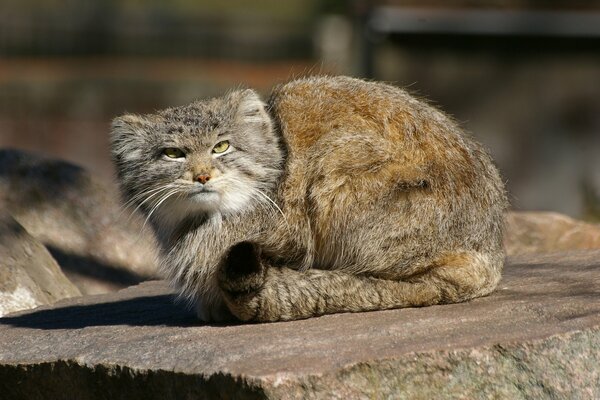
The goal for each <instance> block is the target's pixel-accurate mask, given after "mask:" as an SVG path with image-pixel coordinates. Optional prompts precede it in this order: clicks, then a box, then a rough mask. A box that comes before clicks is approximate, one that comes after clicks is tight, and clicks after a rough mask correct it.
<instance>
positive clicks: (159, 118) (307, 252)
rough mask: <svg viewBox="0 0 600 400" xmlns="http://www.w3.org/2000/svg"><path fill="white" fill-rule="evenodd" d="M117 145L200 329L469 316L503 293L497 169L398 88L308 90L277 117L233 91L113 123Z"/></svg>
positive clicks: (342, 80) (351, 85)
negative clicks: (344, 316) (431, 312)
mask: <svg viewBox="0 0 600 400" xmlns="http://www.w3.org/2000/svg"><path fill="white" fill-rule="evenodd" d="M168 132H171V133H168ZM112 140H113V156H114V159H115V161H116V165H117V169H118V171H119V177H120V180H121V184H122V187H123V189H124V191H125V193H126V195H127V196H128V197H129V198H130V199H132V202H133V203H137V204H141V203H143V204H141V207H142V209H144V210H145V211H146V212H147V213H151V214H152V215H151V216H150V220H151V221H152V223H153V225H154V227H155V228H156V231H157V233H158V236H159V239H160V241H161V243H162V253H163V255H162V257H163V259H162V263H163V269H164V271H165V272H166V273H167V275H168V276H169V278H170V279H171V280H172V281H173V282H174V283H175V285H176V286H177V287H179V288H181V290H182V292H183V293H184V294H185V295H186V296H187V297H188V298H190V299H192V300H193V301H194V302H195V304H196V307H197V310H198V314H199V316H200V318H202V319H203V320H207V321H213V320H217V321H219V320H224V319H228V318H231V316H232V315H231V314H233V316H235V317H236V318H238V319H241V320H254V321H275V320H286V319H296V318H306V317H310V316H314V315H320V314H325V313H334V312H347V311H364V310H376V309H388V308H399V307H409V306H423V305H431V304H440V303H447V302H459V301H464V300H468V299H471V298H474V297H477V296H481V295H485V294H488V293H490V292H491V291H492V290H493V289H494V288H495V286H496V284H497V283H498V281H499V279H500V273H501V269H502V265H503V261H504V253H503V248H502V240H501V238H502V220H503V216H502V215H503V211H504V209H505V208H506V198H505V193H504V188H503V184H502V181H501V179H500V177H499V174H498V172H497V170H496V168H495V167H494V166H493V164H492V162H491V160H490V158H489V156H488V155H487V154H486V153H485V152H484V151H483V150H482V148H481V147H480V146H479V145H478V144H476V143H474V142H473V141H471V140H470V139H469V138H467V137H466V136H465V135H464V134H463V133H462V132H461V131H460V129H459V128H458V127H457V126H456V125H455V124H454V123H453V122H452V121H451V120H450V119H449V118H448V117H446V116H445V115H444V114H442V113H441V112H439V111H437V110H435V109H434V108H432V107H430V106H428V105H426V104H424V103H422V102H420V101H417V100H415V99H414V98H412V97H410V96H409V95H408V94H406V93H405V92H404V91H402V90H400V89H397V88H394V87H392V86H388V85H384V84H380V83H373V82H365V81H361V80H357V79H352V78H346V77H319V78H308V79H301V80H297V81H293V82H290V83H288V84H285V85H283V86H280V87H278V88H276V89H275V90H274V92H273V94H272V95H271V98H270V100H269V102H268V105H267V107H266V108H264V107H263V105H262V103H261V101H260V99H259V98H258V97H257V95H256V94H255V93H254V92H252V91H249V90H246V91H237V92H233V93H231V94H230V95H228V96H225V97H223V98H220V99H212V100H208V101H204V102H197V103H192V104H191V105H189V106H186V107H179V108H174V109H167V110H165V111H162V112H160V113H158V114H157V115H151V116H144V117H137V116H126V117H123V118H120V119H117V120H115V124H114V130H113V136H112ZM224 143H225V144H224ZM224 147H227V149H226V150H225V151H224V152H220V150H221V149H222V148H224ZM165 148H166V149H168V151H170V152H173V151H174V150H169V149H171V148H175V149H180V150H181V151H182V153H184V157H176V158H174V159H172V160H170V159H169V158H168V157H165V155H164V154H163V153H164V152H165V150H164V149H165ZM161 150H162V152H163V153H161ZM211 150H212V153H211ZM215 150H219V152H216V151H215ZM174 154H175V155H181V154H180V153H174ZM178 185H179V186H178ZM161 187H163V189H160V188H161ZM200 187H202V188H203V189H202V190H205V191H206V190H208V191H215V192H216V193H200V194H198V193H196V194H193V193H195V192H193V191H194V190H196V191H197V190H200V189H199V188H200ZM148 191H149V192H148ZM144 193H145V194H144ZM167 195H168V196H167ZM152 196H153V197H152Z"/></svg>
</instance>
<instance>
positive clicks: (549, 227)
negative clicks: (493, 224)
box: [504, 211, 600, 255]
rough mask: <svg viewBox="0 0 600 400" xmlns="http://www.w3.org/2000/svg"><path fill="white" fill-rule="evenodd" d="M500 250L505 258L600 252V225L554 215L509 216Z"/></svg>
mask: <svg viewBox="0 0 600 400" xmlns="http://www.w3.org/2000/svg"><path fill="white" fill-rule="evenodd" d="M504 246H505V248H506V253H507V254H508V255H516V254H528V253H549V252H556V251H567V250H587V249H600V225H595V224H590V223H586V222H583V221H578V220H575V219H573V218H570V217H567V216H566V215H563V214H559V213H555V212H541V211H537V212H533V211H527V212H510V213H507V215H506V233H505V235H504Z"/></svg>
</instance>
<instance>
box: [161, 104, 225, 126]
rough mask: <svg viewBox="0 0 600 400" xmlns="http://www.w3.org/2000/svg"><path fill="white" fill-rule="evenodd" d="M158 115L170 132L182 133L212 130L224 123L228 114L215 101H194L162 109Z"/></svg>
mask: <svg viewBox="0 0 600 400" xmlns="http://www.w3.org/2000/svg"><path fill="white" fill-rule="evenodd" d="M158 115H159V116H160V117H162V118H161V120H162V123H163V124H164V127H165V130H166V131H167V132H168V133H182V132H184V131H188V130H193V131H195V130H201V131H210V130H213V129H215V128H217V127H218V126H219V125H222V124H223V123H224V122H226V120H227V115H226V114H225V113H224V112H223V110H220V109H219V108H218V107H217V105H216V104H214V102H209V101H196V102H194V103H191V104H188V105H185V106H181V107H173V108H167V109H165V110H162V111H160V112H159V113H158Z"/></svg>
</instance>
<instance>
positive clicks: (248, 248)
mask: <svg viewBox="0 0 600 400" xmlns="http://www.w3.org/2000/svg"><path fill="white" fill-rule="evenodd" d="M264 272H265V271H264V267H263V266H262V263H261V261H260V249H259V248H258V246H256V245H255V244H253V243H251V242H240V243H238V244H236V245H234V246H233V247H232V248H231V249H229V252H228V253H227V254H226V255H225V257H224V259H223V262H222V264H221V267H220V269H219V274H218V280H219V287H220V288H221V290H223V291H224V292H226V294H227V295H229V296H230V297H234V298H235V297H238V296H243V295H249V294H252V293H254V292H257V291H258V290H260V288H262V286H263V283H264Z"/></svg>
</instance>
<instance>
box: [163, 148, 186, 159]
mask: <svg viewBox="0 0 600 400" xmlns="http://www.w3.org/2000/svg"><path fill="white" fill-rule="evenodd" d="M163 154H164V155H165V156H167V157H169V158H183V157H185V153H184V152H183V151H181V150H180V149H178V148H176V147H167V148H166V149H164V150H163Z"/></svg>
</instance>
